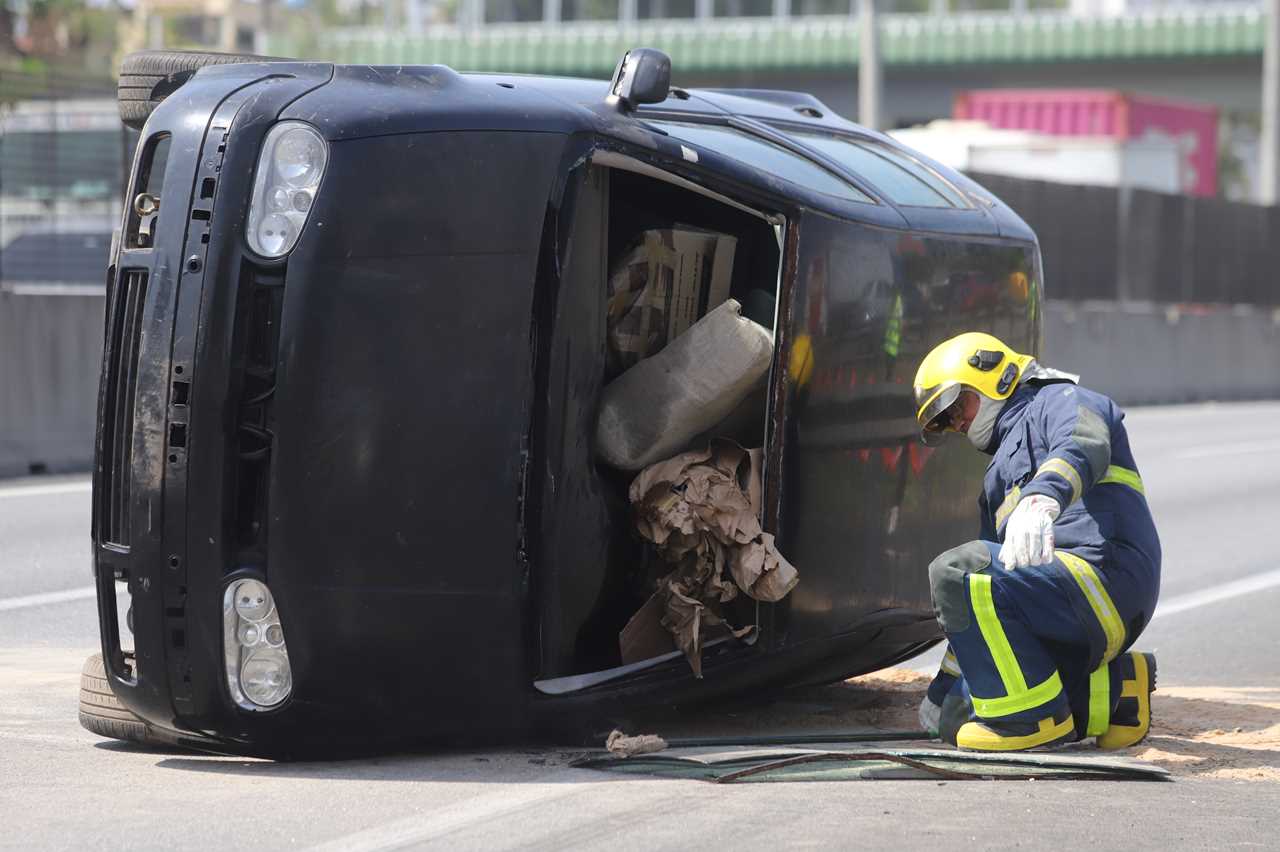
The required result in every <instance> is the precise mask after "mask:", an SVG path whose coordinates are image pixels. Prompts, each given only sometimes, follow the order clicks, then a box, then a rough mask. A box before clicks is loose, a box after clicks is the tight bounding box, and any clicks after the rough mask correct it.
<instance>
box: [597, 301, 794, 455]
mask: <svg viewBox="0 0 1280 852" xmlns="http://www.w3.org/2000/svg"><path fill="white" fill-rule="evenodd" d="M741 311H742V306H741V305H740V304H738V302H736V301H735V300H733V299H729V300H728V301H726V302H724V303H723V304H722V305H720V307H718V308H716V309H715V310H713V311H711V312H710V313H709V314H707V315H706V316H705V317H703V318H702V319H700V320H698V321H697V322H696V323H694V324H693V326H692V327H690V329H689V330H688V331H686V332H685V333H684V334H682V335H680V336H679V337H677V338H676V339H675V340H673V341H671V342H670V343H668V344H667V346H666V348H664V349H663V350H662V351H661V352H659V353H658V354H657V355H654V356H653V357H651V358H646V359H644V360H643V361H641V362H640V363H638V364H636V365H635V366H634V367H632V368H631V369H629V370H627V371H626V372H625V373H623V374H622V375H621V376H618V378H616V379H614V380H613V381H612V382H610V383H609V384H608V385H606V386H605V389H604V392H603V394H602V395H601V400H600V414H599V417H598V418H597V420H596V454H597V455H598V456H599V457H600V458H601V459H602V460H603V461H605V462H606V463H608V464H610V465H612V466H614V467H617V468H621V469H623V470H639V469H640V468H642V467H645V466H646V465H649V464H652V463H653V462H656V461H658V460H660V459H664V458H667V457H669V456H671V455H672V454H673V453H675V452H676V451H677V450H680V449H683V448H684V447H685V446H686V445H687V444H688V443H689V442H690V441H691V440H692V439H693V438H694V437H695V436H696V435H698V434H699V433H701V432H705V431H706V430H708V429H710V428H711V427H712V426H714V425H716V424H717V423H719V422H720V421H721V420H723V419H724V418H725V417H726V416H728V414H729V413H730V412H731V411H733V409H734V408H735V407H736V406H737V405H738V404H739V403H740V402H742V400H743V399H745V398H746V397H747V395H748V394H750V393H751V391H752V390H753V389H754V388H755V387H756V386H757V384H758V383H760V382H762V381H764V379H765V376H766V375H767V374H768V372H769V362H770V361H772V360H773V335H772V334H770V333H769V331H768V329H766V328H765V327H764V326H762V325H759V324H757V323H754V322H752V321H751V320H749V319H746V318H745V317H743V316H742V314H741Z"/></svg>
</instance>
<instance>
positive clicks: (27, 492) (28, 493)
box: [0, 479, 93, 500]
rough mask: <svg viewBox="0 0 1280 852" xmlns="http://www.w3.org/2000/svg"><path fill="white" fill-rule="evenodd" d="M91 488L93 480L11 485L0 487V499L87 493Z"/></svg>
mask: <svg viewBox="0 0 1280 852" xmlns="http://www.w3.org/2000/svg"><path fill="white" fill-rule="evenodd" d="M92 490H93V482H92V481H90V480H87V479H86V480H83V481H78V482H57V483H50V484H48V485H11V486H9V487H8V488H0V500H3V499H4V498H6V497H44V496H46V495H49V494H82V493H83V494H88V493H89V492H90V491H92Z"/></svg>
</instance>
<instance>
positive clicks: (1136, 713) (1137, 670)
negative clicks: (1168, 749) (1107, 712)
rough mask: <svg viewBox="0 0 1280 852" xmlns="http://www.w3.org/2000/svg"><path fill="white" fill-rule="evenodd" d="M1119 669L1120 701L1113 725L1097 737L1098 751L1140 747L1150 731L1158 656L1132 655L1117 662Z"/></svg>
mask: <svg viewBox="0 0 1280 852" xmlns="http://www.w3.org/2000/svg"><path fill="white" fill-rule="evenodd" d="M1112 665H1113V666H1119V667H1120V678H1121V679H1120V701H1119V702H1118V703H1117V704H1116V709H1115V710H1113V711H1111V725H1110V726H1109V727H1108V728H1107V730H1106V731H1105V732H1104V733H1102V734H1099V735H1098V748H1105V749H1113V748H1128V747H1129V746H1131V745H1137V744H1138V743H1140V742H1142V740H1143V739H1144V738H1145V737H1146V736H1147V732H1148V731H1149V730H1151V693H1153V692H1155V691H1156V655H1155V654H1143V653H1140V652H1138V651H1129V652H1128V653H1126V654H1122V655H1120V656H1119V657H1117V658H1116V660H1115V662H1113V663H1112Z"/></svg>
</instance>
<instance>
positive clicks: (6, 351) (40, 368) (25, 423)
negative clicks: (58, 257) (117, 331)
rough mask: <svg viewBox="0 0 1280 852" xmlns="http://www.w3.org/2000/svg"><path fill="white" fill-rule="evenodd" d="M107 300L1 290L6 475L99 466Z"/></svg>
mask: <svg viewBox="0 0 1280 852" xmlns="http://www.w3.org/2000/svg"><path fill="white" fill-rule="evenodd" d="M104 303H105V300H104V298H103V297H102V296H45V295H25V294H15V293H7V292H0V476H20V475H24V474H27V473H39V472H44V471H48V472H69V471H83V470H89V469H90V468H91V467H92V465H93V434H94V420H95V418H96V416H97V410H96V409H97V403H98V366H99V364H100V363H101V361H102V326H103V310H104Z"/></svg>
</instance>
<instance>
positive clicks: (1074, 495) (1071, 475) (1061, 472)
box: [1036, 459, 1083, 504]
mask: <svg viewBox="0 0 1280 852" xmlns="http://www.w3.org/2000/svg"><path fill="white" fill-rule="evenodd" d="M1046 473H1056V474H1058V476H1061V477H1062V478H1063V479H1065V480H1066V481H1067V482H1068V483H1070V485H1071V499H1070V500H1068V501H1067V503H1068V504H1071V503H1074V502H1076V501H1077V500H1079V499H1080V492H1081V491H1082V490H1083V489H1082V488H1081V486H1080V474H1079V472H1078V471H1077V470H1076V469H1075V468H1074V467H1072V466H1071V465H1070V464H1068V463H1067V461H1066V460H1065V459H1049V460H1048V461H1047V462H1045V463H1044V464H1042V465H1040V468H1039V469H1038V470H1037V471H1036V476H1043V475H1044V474H1046Z"/></svg>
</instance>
